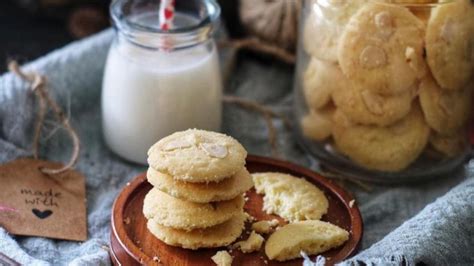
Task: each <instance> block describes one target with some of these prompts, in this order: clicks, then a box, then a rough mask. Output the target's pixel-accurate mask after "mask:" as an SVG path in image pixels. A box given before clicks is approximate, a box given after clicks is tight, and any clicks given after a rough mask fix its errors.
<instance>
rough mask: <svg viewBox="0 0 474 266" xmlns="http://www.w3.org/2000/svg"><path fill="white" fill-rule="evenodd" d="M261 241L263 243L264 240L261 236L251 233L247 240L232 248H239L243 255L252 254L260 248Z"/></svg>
mask: <svg viewBox="0 0 474 266" xmlns="http://www.w3.org/2000/svg"><path fill="white" fill-rule="evenodd" d="M263 241H265V239H264V238H263V237H262V236H261V235H259V234H257V233H255V231H252V233H251V234H250V236H249V238H248V239H247V240H244V241H239V242H237V243H235V244H234V247H236V248H240V250H241V251H242V252H243V253H252V252H254V251H258V250H259V249H260V248H261V247H262V244H263Z"/></svg>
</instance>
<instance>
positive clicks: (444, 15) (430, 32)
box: [426, 0, 474, 90]
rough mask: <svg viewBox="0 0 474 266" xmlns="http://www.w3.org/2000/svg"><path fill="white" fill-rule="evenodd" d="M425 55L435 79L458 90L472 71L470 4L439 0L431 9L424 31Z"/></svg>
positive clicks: (473, 19) (473, 23) (472, 14)
mask: <svg viewBox="0 0 474 266" xmlns="http://www.w3.org/2000/svg"><path fill="white" fill-rule="evenodd" d="M426 57H427V61H428V65H429V66H430V69H431V72H432V73H433V76H434V78H435V80H436V81H437V82H438V84H439V85H440V87H441V88H443V89H446V90H461V89H463V88H464V87H465V86H466V84H467V83H468V82H469V80H471V78H472V77H473V75H474V4H473V3H472V1H470V0H456V1H452V2H450V3H443V4H440V5H438V6H437V7H436V8H434V9H433V11H432V14H431V17H430V20H429V22H428V27H427V31H426Z"/></svg>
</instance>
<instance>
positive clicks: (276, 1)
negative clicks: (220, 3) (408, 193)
mask: <svg viewBox="0 0 474 266" xmlns="http://www.w3.org/2000/svg"><path fill="white" fill-rule="evenodd" d="M301 2H302V1H301V0H240V7H239V13H240V20H241V21H242V24H243V25H244V27H245V29H246V30H247V32H248V33H250V34H252V35H255V36H257V37H259V38H260V39H262V40H264V41H267V42H269V43H272V44H274V45H277V46H279V47H281V48H284V49H287V50H294V49H295V47H296V41H297V38H298V18H299V14H300V10H301V5H302V3H301Z"/></svg>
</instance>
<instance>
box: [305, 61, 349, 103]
mask: <svg viewBox="0 0 474 266" xmlns="http://www.w3.org/2000/svg"><path fill="white" fill-rule="evenodd" d="M350 86H351V85H350V83H349V81H348V80H347V79H346V77H344V75H343V74H342V71H341V69H340V68H339V66H338V65H337V64H334V63H330V62H325V61H321V60H319V59H316V58H314V57H313V58H311V61H310V62H309V64H308V66H307V68H306V71H305V72H304V74H303V91H304V95H305V99H306V103H307V104H308V107H309V108H310V109H313V110H317V109H321V108H323V107H325V106H326V105H327V104H328V103H329V101H330V100H331V94H332V93H333V91H339V90H344V89H346V88H348V87H350Z"/></svg>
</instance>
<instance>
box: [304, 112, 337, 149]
mask: <svg viewBox="0 0 474 266" xmlns="http://www.w3.org/2000/svg"><path fill="white" fill-rule="evenodd" d="M335 110H336V109H335V108H334V106H332V105H330V106H328V107H326V108H324V109H321V110H310V112H309V114H307V115H305V116H304V117H303V118H301V129H302V132H303V135H305V136H306V137H308V138H310V139H312V140H317V141H322V140H325V139H327V138H329V137H330V136H331V133H332V132H331V131H332V115H333V113H334V111H335Z"/></svg>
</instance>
